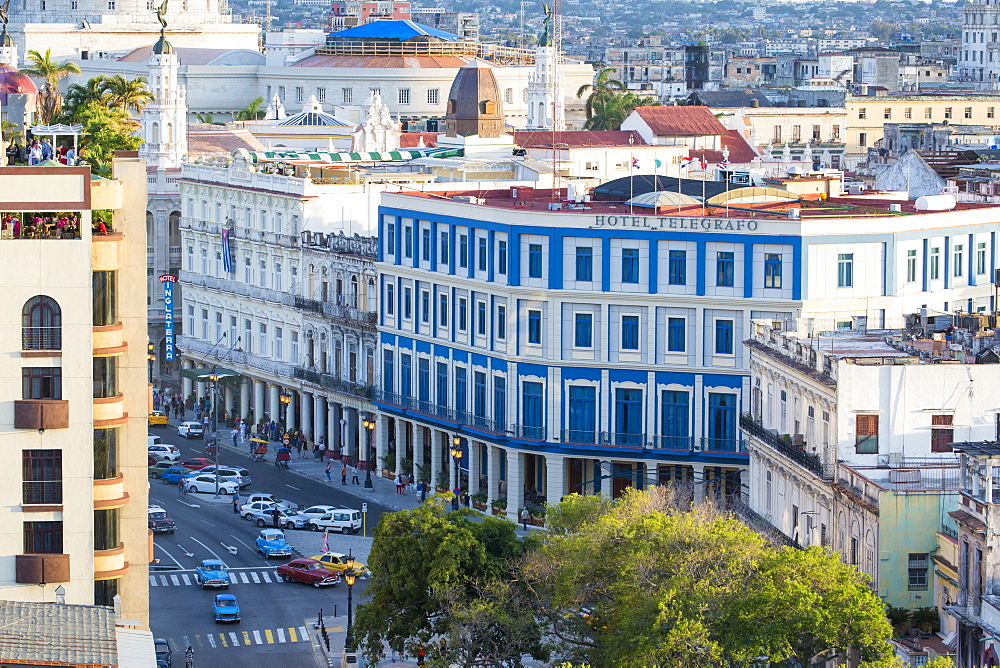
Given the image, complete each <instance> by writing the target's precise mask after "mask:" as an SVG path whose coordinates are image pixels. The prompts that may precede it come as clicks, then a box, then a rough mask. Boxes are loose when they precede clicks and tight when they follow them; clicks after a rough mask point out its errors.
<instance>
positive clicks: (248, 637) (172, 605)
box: [149, 426, 413, 668]
mask: <svg viewBox="0 0 1000 668" xmlns="http://www.w3.org/2000/svg"><path fill="white" fill-rule="evenodd" d="M150 433H151V434H156V435H159V436H160V437H161V438H162V439H163V441H164V443H170V444H172V445H176V446H178V447H179V448H180V449H181V455H182V460H183V459H186V458H188V457H196V456H203V455H204V445H205V442H204V441H200V440H192V441H185V440H184V439H182V438H178V437H177V435H176V429H175V428H174V427H173V426H170V427H165V428H159V429H150ZM221 460H222V463H223V464H224V465H225V464H227V463H232V464H233V465H240V466H242V467H244V468H247V469H249V470H250V472H251V474H252V476H253V484H252V486H251V487H250V488H248V489H247V490H244V492H243V493H244V494H246V493H250V492H268V493H271V494H274V495H275V496H277V497H280V498H284V499H288V500H290V501H293V502H295V503H300V504H305V505H313V504H319V503H324V504H329V505H334V506H344V507H350V508H358V509H360V508H361V504H362V503H363V502H367V503H368V528H369V535H370V530H371V527H373V526H374V525H375V524H376V523H377V522H378V518H379V516H380V515H381V514H382V513H383V512H386V511H388V510H392V508H389V507H387V506H386V505H384V504H383V503H380V502H379V497H381V496H383V494H384V493H385V492H386V489H387V488H388V489H390V490H391V489H392V485H391V483H389V482H388V481H383V482H385V483H386V485H387V487H386V485H379V489H378V491H377V492H376V493H374V494H363V493H362V492H361V491H360V489H358V488H354V489H350V490H345V489H344V488H342V487H341V485H340V484H339V480H337V481H336V483H337V484H335V485H334V484H328V483H326V482H325V476H322V475H320V476H317V477H320V478H322V480H316V479H312V477H306V476H303V475H301V472H302V470H303V469H307V468H308V469H310V470H311V469H318V470H319V472H320V473H322V465H321V464H319V463H318V462H312V461H309V462H308V463H307V462H306V460H293V462H292V469H293V470H291V471H286V470H280V469H276V468H275V467H274V464H273V461H267V462H250V461H248V459H247V456H246V454H245V453H241V454H237V453H235V452H233V451H231V450H228V449H224V450H223V453H222V456H221ZM296 468H298V469H299V472H296V470H295V469H296ZM310 475H311V476H315V475H316V471H311V473H310ZM338 478H339V476H338ZM352 492H353V493H352ZM390 493H391V492H390ZM362 495H363V496H364V498H361V496H362ZM149 498H150V504H151V505H153V504H155V505H159V506H162V507H163V508H164V509H166V510H167V512H168V514H169V515H170V516H171V517H173V518H174V520H176V521H177V532H176V533H175V534H173V535H169V534H160V535H157V536H155V539H154V543H155V546H154V556H155V558H156V559H158V560H159V563H158V564H154V568H153V569H151V575H150V583H149V584H150V623H151V626H152V629H153V633H154V635H155V636H156V637H164V638H167V639H169V642H170V644H171V647H172V649H174V650H175V651H176V654H175V661H179V662H181V665H183V650H184V647H185V646H186V644H187V643H190V644H191V646H192V647H193V648H194V650H195V665H197V666H240V667H241V668H250V667H256V666H261V667H265V666H266V667H267V668H273V666H275V665H281V666H303V667H305V666H318V665H325V664H323V663H320V658H319V654H318V653H317V651H316V650H315V648H314V646H313V640H314V639H315V632H314V631H313V629H312V627H311V624H312V622H313V621H315V619H316V616H317V613H318V612H319V610H320V609H321V608H322V609H323V611H324V614H325V615H326V616H327V617H331V618H332V617H334V616H337V615H339V616H340V617H343V616H344V615H345V614H346V605H347V588H346V586H345V585H343V584H339V585H337V586H336V587H333V588H325V589H315V588H313V587H309V586H307V585H303V584H299V583H287V584H286V583H283V582H280V581H279V580H278V578H277V577H276V576H275V573H274V568H275V567H276V566H278V565H279V564H281V563H284V562H285V561H287V559H285V558H276V559H272V560H270V561H268V560H267V559H264V558H263V557H262V556H261V555H260V554H259V553H258V552H257V551H256V547H255V546H254V539H255V538H256V536H257V532H258V531H259V529H258V527H257V526H256V525H254V524H251V523H249V522H247V521H246V520H244V519H242V518H240V517H238V516H236V515H234V514H233V512H232V505H231V504H230V503H228V500H226V502H222V503H220V502H219V501H215V500H214V499H213V498H212V495H210V494H209V495H202V494H188V495H187V496H186V497H180V496H179V494H178V491H177V487H176V486H175V485H167V484H164V483H162V482H161V481H159V480H152V479H151V480H150V492H149ZM406 500H407V501H410V503H409V504H407V505H412V504H413V501H411V499H410V498H406ZM397 505H398V504H397ZM286 533H287V537H288V542H289V543H290V544H291V545H292V546H293V547H296V548H297V549H299V550H301V551H302V552H303V553H304V554H303V556H311V555H312V554H314V553H315V552H317V551H318V546H319V543H320V542H321V535H320V534H317V533H313V532H305V531H295V530H291V531H287V532H286ZM338 539H340V537H339V536H336V535H331V537H330V548H331V550H333V551H344V552H346V551H347V548H348V547H354V548H355V553H356V554H359V555H364V556H367V549H364V548H366V547H367V545H365V546H364V548H362V545H360V544H358V543H357V541H359V540H362V539H360V538H356V537H349V538H346V539H343V540H342V541H339V540H338ZM341 542H342V544H341ZM367 543H370V541H367ZM206 558H219V559H222V560H223V561H224V562H225V563H226V565H227V566H228V567H229V569H230V572H231V574H232V576H233V584H232V586H231V588H230V589H229V592H228V593H232V594H235V595H236V596H237V598H238V600H239V604H240V608H241V614H242V622H241V623H240V624H235V625H228V626H224V625H220V624H216V623H215V622H214V621H213V619H212V610H211V604H212V598H213V596H214V594H215V592H214V591H212V590H204V591H203V590H201V588H200V587H198V586H197V585H196V584H194V568H195V566H196V565H197V564H199V563H200V562H201V560H202V559H206ZM155 567H159V568H158V569H157V568H155ZM366 585H367V582H366V581H364V580H360V579H359V580H358V582H357V584H356V585H355V587H354V600H355V604H357V602H358V600H359V599H360V598H361V597H362V595H363V593H364V590H365V587H366ZM331 631H333V633H334V634H336V636H337V637H342V636H341V635H340V633H338V632H340V631H343V629H342V628H340V627H338V626H336V625H334V626H333V627H332V628H331ZM333 639H334V637H333V636H332V637H331V641H333Z"/></svg>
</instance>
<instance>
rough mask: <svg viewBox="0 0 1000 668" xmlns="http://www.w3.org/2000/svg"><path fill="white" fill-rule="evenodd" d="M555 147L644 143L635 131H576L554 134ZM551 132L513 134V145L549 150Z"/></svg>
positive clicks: (639, 144)
mask: <svg viewBox="0 0 1000 668" xmlns="http://www.w3.org/2000/svg"><path fill="white" fill-rule="evenodd" d="M554 134H555V144H556V146H568V147H587V146H628V145H629V137H631V138H632V142H631V143H632V144H634V145H636V146H645V144H646V142H645V141H643V139H642V137H640V136H639V133H638V132H636V131H635V130H578V131H572V132H571V131H563V132H556V133H554ZM552 138H553V132H552V131H551V130H548V131H546V130H540V131H524V130H522V131H519V132H515V133H514V144H515V145H517V146H520V147H521V148H551V147H552Z"/></svg>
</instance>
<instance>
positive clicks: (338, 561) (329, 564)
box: [309, 552, 368, 575]
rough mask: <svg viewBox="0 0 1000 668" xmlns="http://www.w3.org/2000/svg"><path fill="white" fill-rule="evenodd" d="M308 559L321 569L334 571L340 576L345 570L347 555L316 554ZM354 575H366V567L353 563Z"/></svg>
mask: <svg viewBox="0 0 1000 668" xmlns="http://www.w3.org/2000/svg"><path fill="white" fill-rule="evenodd" d="M309 558H310V559H314V560H315V561H317V562H319V563H320V565H322V566H323V568H327V569H329V570H331V571H336V572H337V573H340V574H341V575H343V574H344V571H346V570H347V555H346V554H341V553H340V552H324V553H323V554H317V555H314V556H312V557H309ZM354 573H355V574H356V575H368V567H367V566H365V565H364V564H363V563H361V562H360V561H355V562H354Z"/></svg>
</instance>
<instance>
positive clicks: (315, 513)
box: [299, 505, 337, 522]
mask: <svg viewBox="0 0 1000 668" xmlns="http://www.w3.org/2000/svg"><path fill="white" fill-rule="evenodd" d="M334 510H337V506H322V505H321V506H309V507H308V508H304V509H302V510H300V511H299V512H300V513H302V514H303V515H305V517H306V521H307V522H308V520H311V519H313V518H319V517H323V515H326V514H327V513H332V512H333V511H334Z"/></svg>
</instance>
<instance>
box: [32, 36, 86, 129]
mask: <svg viewBox="0 0 1000 668" xmlns="http://www.w3.org/2000/svg"><path fill="white" fill-rule="evenodd" d="M28 62H29V63H31V67H27V68H25V69H24V70H22V71H23V72H24V73H25V74H27V75H30V76H33V77H37V78H39V79H41V80H42V88H41V90H40V91H38V115H39V116H40V120H41V122H42V123H43V124H46V123H49V122H51V121H52V117H53V116H55V115H56V113H57V112H58V111H59V107H60V106H61V105H62V95H61V94H60V93H59V82H60V81H61V80H62V79H65V78H66V77H68V76H69V75H71V74H80V68H79V67H78V66H77V64H76V63H70V62H66V63H57V62H55V61H54V60H52V49H48V50H46V51H45V53H44V54H42V53H39V52H38V51H35V50H34V49H30V50H29V51H28Z"/></svg>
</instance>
